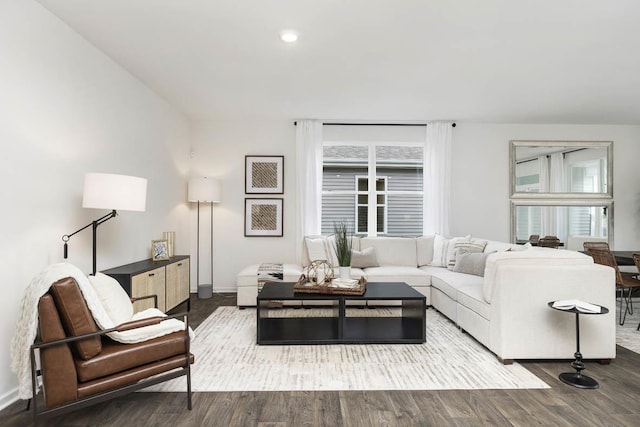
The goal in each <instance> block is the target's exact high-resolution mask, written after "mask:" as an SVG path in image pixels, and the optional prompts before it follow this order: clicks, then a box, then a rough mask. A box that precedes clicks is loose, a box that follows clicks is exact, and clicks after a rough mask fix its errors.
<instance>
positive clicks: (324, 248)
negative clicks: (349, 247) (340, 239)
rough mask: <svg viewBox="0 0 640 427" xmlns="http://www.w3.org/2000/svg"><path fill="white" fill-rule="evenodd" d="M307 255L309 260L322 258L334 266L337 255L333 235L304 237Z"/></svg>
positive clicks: (336, 263) (336, 262) (336, 261)
mask: <svg viewBox="0 0 640 427" xmlns="http://www.w3.org/2000/svg"><path fill="white" fill-rule="evenodd" d="M304 240H305V244H306V246H307V256H308V257H309V261H310V262H311V261H316V260H324V261H327V262H329V263H330V264H331V265H333V266H334V267H335V266H337V265H338V257H337V255H336V251H335V241H336V239H335V237H334V236H329V237H317V238H316V237H306V238H305V239H304Z"/></svg>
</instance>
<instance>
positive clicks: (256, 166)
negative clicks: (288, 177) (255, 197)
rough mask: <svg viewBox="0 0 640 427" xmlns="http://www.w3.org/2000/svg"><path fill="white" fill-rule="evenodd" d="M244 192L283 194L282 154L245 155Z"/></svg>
mask: <svg viewBox="0 0 640 427" xmlns="http://www.w3.org/2000/svg"><path fill="white" fill-rule="evenodd" d="M244 170H245V172H244V192H245V194H283V193H284V156H245V157H244Z"/></svg>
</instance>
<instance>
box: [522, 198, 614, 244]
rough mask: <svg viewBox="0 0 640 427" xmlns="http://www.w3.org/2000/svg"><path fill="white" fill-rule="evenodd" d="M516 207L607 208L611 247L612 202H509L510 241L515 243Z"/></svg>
mask: <svg viewBox="0 0 640 427" xmlns="http://www.w3.org/2000/svg"><path fill="white" fill-rule="evenodd" d="M517 206H549V207H558V206H560V207H564V206H569V207H570V206H589V207H591V206H598V207H606V208H607V212H608V214H607V233H608V236H607V240H608V241H609V246H610V247H612V248H613V247H614V245H613V200H552V201H549V200H531V199H529V200H511V209H510V210H511V232H510V241H511V242H512V243H515V242H516V222H517V221H516V207H517Z"/></svg>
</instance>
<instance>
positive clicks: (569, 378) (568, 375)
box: [548, 301, 609, 389]
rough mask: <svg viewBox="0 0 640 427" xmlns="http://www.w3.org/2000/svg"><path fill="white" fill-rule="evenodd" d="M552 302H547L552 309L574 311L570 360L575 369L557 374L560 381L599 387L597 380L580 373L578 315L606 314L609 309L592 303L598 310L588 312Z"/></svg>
mask: <svg viewBox="0 0 640 427" xmlns="http://www.w3.org/2000/svg"><path fill="white" fill-rule="evenodd" d="M554 302H555V301H551V302H550V303H548V305H549V307H551V308H553V309H554V310H558V311H564V312H565V313H575V315H576V352H575V354H574V355H573V356H574V357H575V360H574V361H573V362H571V367H572V368H573V369H575V370H576V371H575V372H564V373H562V374H560V375H559V378H560V381H562V382H563V383H565V384H569V385H572V386H574V387H578V388H586V389H594V388H598V387H600V385H599V384H598V381H596V380H594V379H593V378H591V377H588V376H586V375H582V371H583V370H584V363H583V362H582V353H580V315H581V314H590V315H592V314H607V313H608V312H609V309H608V308H606V307H603V306H601V305H597V304H593V305H596V306H598V307H600V312H599V313H590V312H585V311H580V310H578V309H577V308H575V307H572V308H560V307H554V306H553V303H554Z"/></svg>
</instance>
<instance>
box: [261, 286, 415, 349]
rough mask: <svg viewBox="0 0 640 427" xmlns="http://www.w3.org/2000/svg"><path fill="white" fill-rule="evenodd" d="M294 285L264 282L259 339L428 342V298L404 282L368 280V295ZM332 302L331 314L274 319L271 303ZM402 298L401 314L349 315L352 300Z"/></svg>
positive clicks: (280, 341) (268, 341)
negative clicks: (314, 290) (303, 290)
mask: <svg viewBox="0 0 640 427" xmlns="http://www.w3.org/2000/svg"><path fill="white" fill-rule="evenodd" d="M294 285H295V283H289V282H285V283H275V282H269V283H265V285H264V287H263V288H262V291H260V293H259V294H258V297H257V301H256V303H257V304H256V305H257V310H256V312H257V343H258V344H261V345H264V344H275V345H282V344H418V343H423V342H425V341H426V316H425V311H426V308H427V302H426V298H425V296H424V295H422V294H421V293H420V292H418V291H416V290H415V289H413V288H412V287H411V286H409V285H407V284H406V283H403V282H372V283H367V290H366V292H365V293H364V295H361V296H357V295H324V294H307V293H304V294H303V293H294V291H293V286H294ZM303 300H304V301H313V300H315V301H327V302H329V303H330V304H331V307H332V308H333V313H332V314H333V315H332V316H329V317H302V316H300V317H269V313H270V312H271V310H276V311H277V310H282V309H280V308H276V309H274V308H272V307H270V306H269V305H270V304H269V302H270V301H303ZM375 300H387V301H388V300H391V301H400V304H401V305H400V307H399V308H400V309H401V310H400V311H401V315H400V316H399V317H365V316H347V315H346V306H347V305H348V302H349V301H362V302H365V301H375Z"/></svg>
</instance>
